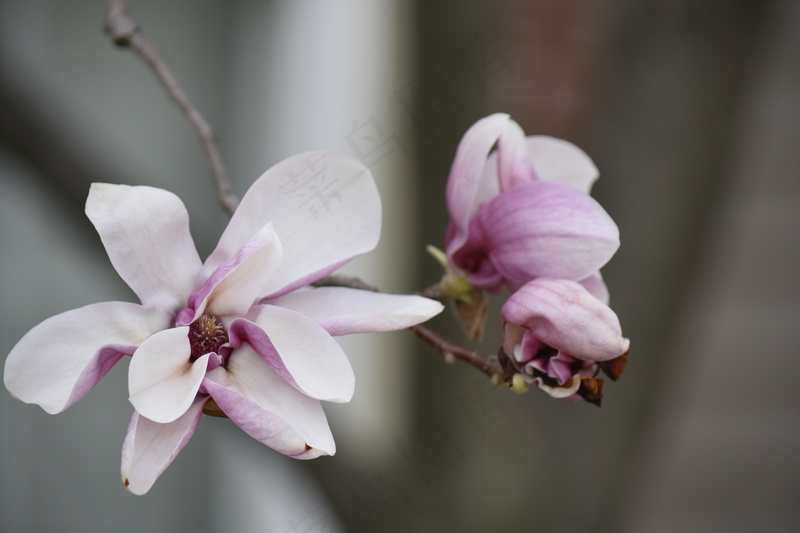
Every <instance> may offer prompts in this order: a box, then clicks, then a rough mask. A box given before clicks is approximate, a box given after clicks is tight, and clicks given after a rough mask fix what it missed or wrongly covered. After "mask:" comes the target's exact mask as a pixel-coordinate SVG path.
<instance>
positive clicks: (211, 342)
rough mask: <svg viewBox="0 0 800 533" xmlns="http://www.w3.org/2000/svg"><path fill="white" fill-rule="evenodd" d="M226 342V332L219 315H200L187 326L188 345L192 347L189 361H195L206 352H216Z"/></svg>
mask: <svg viewBox="0 0 800 533" xmlns="http://www.w3.org/2000/svg"><path fill="white" fill-rule="evenodd" d="M226 342H228V333H227V332H226V331H225V328H224V327H223V325H222V321H221V320H220V319H219V317H216V316H214V315H201V316H200V318H198V319H197V320H195V321H194V322H192V324H191V325H190V326H189V345H190V346H191V348H192V352H191V355H190V356H189V361H191V362H195V361H197V359H199V358H200V357H202V356H204V355H205V354H207V353H211V352H214V353H218V352H219V348H220V346H222V345H223V344H225V343H226Z"/></svg>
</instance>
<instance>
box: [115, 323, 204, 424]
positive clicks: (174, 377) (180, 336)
mask: <svg viewBox="0 0 800 533" xmlns="http://www.w3.org/2000/svg"><path fill="white" fill-rule="evenodd" d="M188 333H189V327H188V326H181V327H177V328H172V329H168V330H164V331H162V332H160V333H157V334H155V335H153V336H152V337H150V338H149V339H147V340H146V341H145V342H144V343H142V345H141V346H139V349H138V350H136V353H134V354H133V357H132V358H131V365H130V367H129V368H128V390H129V392H130V401H131V403H132V404H133V407H134V408H135V409H136V410H137V411H139V413H141V414H142V416H144V417H146V418H149V419H150V420H152V421H153V422H159V423H162V424H165V423H167V422H172V421H174V420H176V419H178V417H180V416H181V415H183V414H184V413H185V412H186V410H187V409H188V408H189V406H190V405H192V402H193V401H194V399H195V396H196V395H197V391H198V390H199V388H200V383H201V382H202V381H203V376H205V373H206V366H207V364H208V358H209V355H210V354H205V355H203V356H202V357H199V358H198V359H197V360H196V361H195V362H194V363H192V362H190V361H189V356H190V353H191V347H190V345H189V337H188Z"/></svg>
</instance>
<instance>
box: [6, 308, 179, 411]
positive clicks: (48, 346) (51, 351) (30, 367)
mask: <svg viewBox="0 0 800 533" xmlns="http://www.w3.org/2000/svg"><path fill="white" fill-rule="evenodd" d="M171 320H172V314H171V313H169V312H166V311H164V310H161V309H153V308H148V307H142V306H140V305H137V304H133V303H128V302H103V303H97V304H92V305H87V306H85V307H81V308H78V309H73V310H71V311H66V312H64V313H61V314H58V315H56V316H54V317H51V318H48V319H47V320H45V321H44V322H42V323H41V324H39V325H38V326H36V327H35V328H33V329H32V330H30V331H29V332H28V333H27V334H26V335H25V336H24V337H23V338H22V339H21V340H20V341H19V342H18V343H17V345H16V346H14V348H13V349H12V350H11V353H10V354H9V355H8V358H7V359H6V363H5V374H4V376H3V381H4V383H5V386H6V388H7V389H8V391H9V392H10V393H11V395H12V396H14V397H16V398H18V399H20V400H22V401H23V402H26V403H35V404H38V405H40V406H41V407H42V409H44V410H45V411H47V412H48V413H50V414H55V413H60V412H61V411H63V410H64V409H66V408H67V407H69V406H71V405H72V404H74V403H75V402H77V401H78V400H80V399H81V398H82V397H83V396H84V395H85V394H86V393H87V392H89V390H90V389H91V388H92V387H94V385H95V384H96V383H97V382H98V381H100V379H101V378H102V377H103V376H104V375H106V373H107V372H108V371H109V370H110V369H111V367H112V366H113V365H114V364H115V363H116V362H117V361H119V359H120V358H121V357H122V355H123V354H132V353H133V352H134V351H135V350H136V346H138V345H139V344H141V343H142V342H144V340H145V339H147V338H148V337H150V336H151V335H153V334H154V333H156V332H157V331H159V330H162V329H164V328H165V327H168V326H169V323H170V321H171Z"/></svg>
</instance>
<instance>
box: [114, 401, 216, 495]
mask: <svg viewBox="0 0 800 533" xmlns="http://www.w3.org/2000/svg"><path fill="white" fill-rule="evenodd" d="M207 401H208V396H203V397H200V398H197V399H196V400H195V401H194V402H193V403H192V405H191V406H190V407H189V409H187V411H186V412H185V413H184V414H183V415H182V416H181V417H180V418H178V419H177V420H175V421H174V422H170V423H168V424H159V423H158V422H153V421H152V420H148V419H147V418H145V417H143V416H141V415H140V414H139V413H138V412H136V411H134V412H133V417H132V418H131V421H130V424H128V434H127V435H126V436H125V442H124V443H123V444H122V468H121V473H122V483H123V484H124V485H125V488H126V489H128V490H129V491H130V492H132V493H134V494H144V493H145V492H147V491H148V490H150V487H152V486H153V483H155V482H156V479H158V477H159V476H160V475H161V473H162V472H163V471H164V470H166V468H167V467H168V466H169V465H170V463H172V461H173V460H174V459H175V457H177V455H178V454H179V453H180V451H181V450H182V449H183V448H184V446H186V444H187V443H188V442H189V440H190V439H191V438H192V435H193V434H194V430H195V429H196V428H197V424H198V423H199V422H200V416H201V415H202V414H203V406H204V405H205V403H206V402H207Z"/></svg>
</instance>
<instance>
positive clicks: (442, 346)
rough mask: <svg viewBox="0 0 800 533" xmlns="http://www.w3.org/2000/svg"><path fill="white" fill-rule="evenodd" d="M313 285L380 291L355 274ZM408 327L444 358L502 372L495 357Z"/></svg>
mask: <svg viewBox="0 0 800 533" xmlns="http://www.w3.org/2000/svg"><path fill="white" fill-rule="evenodd" d="M314 285H315V286H317V287H349V288H351V289H362V290H367V291H372V292H380V291H379V290H378V288H377V287H375V286H373V285H370V284H369V283H366V282H365V281H363V280H362V279H361V278H357V277H355V276H342V275H332V276H328V277H326V278H322V279H321V280H319V281H317V282H316V283H314ZM425 292H428V293H433V292H435V291H433V290H432V289H431V288H430V287H429V288H428V289H426V290H425V291H424V292H423V294H425ZM408 329H410V330H411V332H412V333H414V335H416V336H417V337H419V338H420V339H422V340H424V341H425V342H427V343H428V344H430V345H431V346H433V347H434V348H436V349H437V350H438V351H439V353H440V354H442V355H443V356H444V357H445V360H449V359H458V360H460V361H465V362H467V363H469V364H471V365H472V366H474V367H475V368H477V369H478V370H480V371H481V372H483V373H484V374H486V375H487V376H489V377H490V378H491V377H494V376H502V374H503V369H502V368H501V366H500V361H498V359H497V357H494V356H488V355H484V354H482V353H479V352H476V351H474V350H468V349H467V348H464V347H463V346H459V345H458V344H455V343H453V342H450V341H448V340H446V339H445V338H443V337H442V336H441V335H439V334H438V333H436V332H435V331H433V330H432V329H431V328H429V327H427V326H423V325H417V326H411V327H410V328H408Z"/></svg>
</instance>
